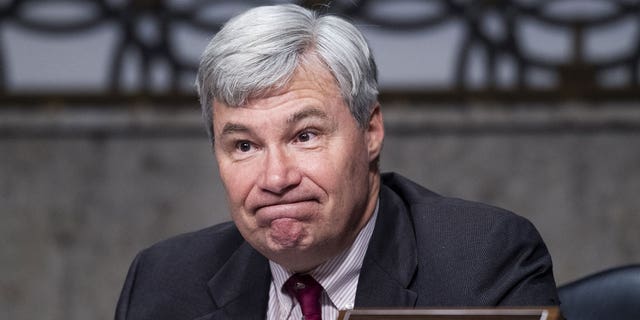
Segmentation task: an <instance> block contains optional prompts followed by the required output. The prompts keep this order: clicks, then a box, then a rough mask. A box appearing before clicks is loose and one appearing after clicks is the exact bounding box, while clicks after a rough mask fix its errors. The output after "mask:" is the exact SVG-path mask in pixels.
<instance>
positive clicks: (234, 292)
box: [197, 242, 271, 320]
mask: <svg viewBox="0 0 640 320" xmlns="http://www.w3.org/2000/svg"><path fill="white" fill-rule="evenodd" d="M270 283H271V273H270V271H269V263H268V260H267V259H266V258H265V257H264V256H262V255H261V254H260V253H258V252H257V251H255V249H253V248H252V247H251V246H250V245H249V244H248V243H247V242H244V243H243V244H242V246H240V247H239V249H238V250H237V251H236V252H235V253H234V254H233V255H232V256H231V258H229V261H227V263H226V264H225V265H224V266H223V267H222V269H220V271H218V272H217V273H216V274H215V276H214V277H213V278H211V280H210V281H209V282H208V286H209V293H210V294H211V297H212V298H213V300H214V302H215V305H216V306H217V307H218V309H217V310H215V311H214V312H213V313H211V314H209V315H207V316H204V317H201V318H198V319H197V320H205V319H209V320H213V319H264V318H265V315H266V311H267V303H268V301H269V286H270Z"/></svg>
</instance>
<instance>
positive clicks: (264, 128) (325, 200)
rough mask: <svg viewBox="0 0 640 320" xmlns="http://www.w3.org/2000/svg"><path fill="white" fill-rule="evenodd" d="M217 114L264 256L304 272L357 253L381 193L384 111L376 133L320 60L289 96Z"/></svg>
mask: <svg viewBox="0 0 640 320" xmlns="http://www.w3.org/2000/svg"><path fill="white" fill-rule="evenodd" d="M213 113H214V117H213V118H214V137H215V143H214V149H215V155H216V160H217V162H218V166H219V170H220V176H221V178H222V182H223V184H224V186H225V189H226V192H227V199H228V203H229V206H230V209H231V213H232V218H233V220H234V222H235V224H236V225H237V227H238V229H239V230H240V232H241V233H242V235H243V236H244V238H245V239H246V240H247V241H248V242H249V243H250V244H251V245H252V246H253V247H254V248H255V249H256V250H258V251H260V252H261V253H262V254H263V255H265V256H266V257H267V258H269V259H271V260H273V261H275V262H277V263H280V264H281V265H283V266H285V267H287V268H288V269H289V270H290V271H294V272H301V271H308V270H309V269H312V268H314V267H315V266H317V265H319V264H320V263H322V262H324V261H326V260H327V259H329V258H331V257H332V256H335V255H337V254H338V253H340V252H341V251H342V250H344V249H346V248H347V247H348V246H350V245H351V243H352V242H353V240H354V239H355V237H356V235H357V233H358V232H359V231H360V229H361V228H362V227H363V226H364V224H366V222H367V221H368V219H369V217H370V216H371V214H372V212H373V210H374V207H375V202H376V199H377V194H378V190H379V177H378V172H377V168H376V166H375V164H374V162H375V159H376V158H377V157H378V155H379V153H380V148H381V145H382V140H383V136H384V130H383V125H382V116H381V114H380V109H379V108H378V107H377V106H376V108H375V110H374V112H373V113H372V116H371V118H370V121H369V128H367V129H363V128H360V127H359V126H358V125H357V123H356V121H355V119H354V118H353V116H352V115H351V113H350V112H349V109H348V108H347V106H346V104H345V103H344V101H343V99H342V97H341V96H340V92H339V90H338V87H337V85H336V83H335V81H334V79H333V77H332V75H331V74H330V73H329V72H328V71H327V70H326V69H325V68H324V67H323V65H322V64H321V63H320V62H318V60H317V59H315V58H312V59H309V60H308V62H307V63H306V64H305V65H304V66H301V67H299V68H298V69H297V70H296V73H295V74H294V76H293V78H292V80H291V81H290V83H289V85H288V86H287V87H286V88H284V89H282V90H279V91H278V92H275V93H274V94H271V95H268V96H266V97H264V98H260V99H255V100H251V101H249V103H248V104H247V105H245V106H243V107H239V108H234V107H229V106H226V105H224V104H222V103H219V102H217V101H216V102H214V106H213Z"/></svg>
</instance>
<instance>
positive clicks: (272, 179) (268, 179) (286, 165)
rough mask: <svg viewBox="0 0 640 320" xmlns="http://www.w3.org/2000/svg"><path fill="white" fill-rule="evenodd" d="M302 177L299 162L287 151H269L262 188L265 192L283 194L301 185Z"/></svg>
mask: <svg viewBox="0 0 640 320" xmlns="http://www.w3.org/2000/svg"><path fill="white" fill-rule="evenodd" d="M301 179H302V175H301V173H300V170H299V167H298V161H297V160H296V159H295V157H294V156H293V155H291V154H289V153H287V151H286V150H282V149H277V148H273V149H269V150H268V151H267V153H266V156H265V159H264V167H263V170H262V177H261V178H260V179H259V181H260V182H259V183H260V188H262V189H263V190H265V191H268V192H271V193H275V194H281V193H284V192H286V191H287V190H289V189H291V188H293V187H295V186H296V185H298V184H300V180H301Z"/></svg>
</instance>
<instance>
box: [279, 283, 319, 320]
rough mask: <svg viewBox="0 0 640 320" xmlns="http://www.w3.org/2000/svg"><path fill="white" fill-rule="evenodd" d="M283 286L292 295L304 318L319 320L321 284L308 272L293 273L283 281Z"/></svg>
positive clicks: (306, 319)
mask: <svg viewBox="0 0 640 320" xmlns="http://www.w3.org/2000/svg"><path fill="white" fill-rule="evenodd" d="M284 288H285V289H286V290H287V292H289V294H290V295H292V296H294V297H295V298H296V300H298V303H300V309H302V315H303V316H304V319H305V320H321V317H322V309H321V307H320V297H321V296H322V285H320V284H319V283H318V282H317V281H316V280H315V279H314V278H313V277H311V276H310V275H308V274H297V273H296V274H294V275H292V276H291V277H290V278H289V279H288V280H287V281H286V282H285V283H284Z"/></svg>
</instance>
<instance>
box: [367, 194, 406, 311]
mask: <svg viewBox="0 0 640 320" xmlns="http://www.w3.org/2000/svg"><path fill="white" fill-rule="evenodd" d="M416 269H417V253H416V243H415V235H414V231H413V224H412V223H411V220H410V217H409V213H408V212H407V208H406V207H405V205H404V203H403V201H402V199H401V198H400V197H399V196H398V195H397V194H396V193H395V192H394V191H392V190H391V189H389V188H388V187H386V186H385V185H384V184H382V185H381V188H380V211H379V213H378V220H377V221H376V227H375V230H374V232H373V236H372V238H371V241H370V243H369V248H368V250H367V253H366V255H365V258H364V262H363V265H362V270H361V271H360V278H359V280H358V291H357V294H356V307H413V306H414V305H415V301H416V298H417V294H416V293H415V292H414V291H412V290H409V289H407V288H408V287H409V285H410V284H411V280H412V279H413V276H414V273H415V272H416Z"/></svg>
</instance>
